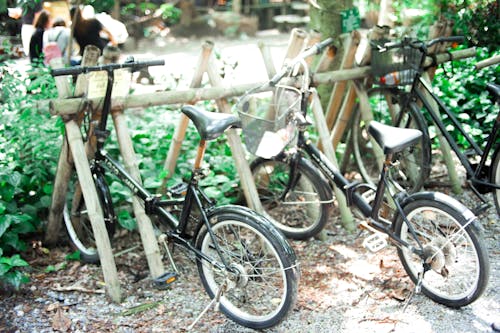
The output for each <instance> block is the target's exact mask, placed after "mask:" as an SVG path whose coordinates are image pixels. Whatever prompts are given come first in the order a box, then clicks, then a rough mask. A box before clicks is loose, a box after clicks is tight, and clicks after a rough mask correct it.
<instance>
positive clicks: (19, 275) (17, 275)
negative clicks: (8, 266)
mask: <svg viewBox="0 0 500 333" xmlns="http://www.w3.org/2000/svg"><path fill="white" fill-rule="evenodd" d="M3 278H4V280H5V281H6V282H7V283H8V284H11V285H13V286H14V287H15V288H16V289H19V287H20V286H21V284H24V283H28V282H29V281H30V279H29V277H28V276H27V275H26V274H24V273H23V272H20V271H17V270H16V271H11V272H8V273H7V274H5V276H4V277H3Z"/></svg>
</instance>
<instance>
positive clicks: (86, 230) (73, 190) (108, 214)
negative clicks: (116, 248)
mask: <svg viewBox="0 0 500 333" xmlns="http://www.w3.org/2000/svg"><path fill="white" fill-rule="evenodd" d="M94 184H95V187H96V190H97V196H98V198H99V203H100V205H101V209H102V212H103V217H104V223H105V224H106V230H107V231H108V237H109V238H110V239H113V234H114V232H115V221H116V218H115V213H114V209H113V204H112V201H111V194H110V192H109V188H108V185H107V184H106V181H105V180H104V176H103V175H102V174H94ZM67 198H68V199H67V200H66V204H65V206H64V211H63V219H64V225H65V227H66V231H67V233H68V236H69V241H70V244H71V246H72V247H73V248H74V249H76V250H78V251H80V260H81V261H83V262H86V263H98V262H99V254H98V253H97V246H96V242H95V237H94V231H93V229H92V225H91V223H90V219H89V214H88V211H87V207H86V204H85V199H84V197H83V193H82V188H81V186H80V183H79V181H78V177H77V176H76V174H74V175H73V178H72V180H71V181H70V184H69V187H68V196H67Z"/></svg>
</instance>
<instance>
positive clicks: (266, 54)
mask: <svg viewBox="0 0 500 333" xmlns="http://www.w3.org/2000/svg"><path fill="white" fill-rule="evenodd" d="M258 46H259V50H260V53H261V54H262V59H263V60H264V66H265V67H266V72H267V76H268V77H270V78H271V77H273V76H274V75H275V74H276V67H275V66H274V63H273V58H272V56H271V50H270V49H269V46H268V45H267V44H265V43H263V42H259V43H258Z"/></svg>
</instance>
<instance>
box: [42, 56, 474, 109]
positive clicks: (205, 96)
mask: <svg viewBox="0 0 500 333" xmlns="http://www.w3.org/2000/svg"><path fill="white" fill-rule="evenodd" d="M475 55H476V50H475V48H470V49H465V50H458V51H455V52H452V53H451V55H449V54H439V55H438V56H437V61H438V63H442V62H446V61H450V60H455V59H463V58H468V57H473V56H475ZM426 63H427V62H426ZM368 75H371V67H370V66H364V67H358V68H353V69H346V70H339V71H331V72H325V73H315V74H313V76H312V82H313V83H314V85H317V84H321V83H333V82H338V81H344V80H354V79H361V78H364V77H366V76H368ZM300 80H301V77H300V76H299V77H297V78H288V79H284V80H283V83H284V84H286V85H296V86H298V84H299V83H300ZM263 83H264V82H253V83H246V84H241V85H234V86H231V87H211V88H196V89H186V90H177V91H163V92H155V93H150V94H142V95H130V96H128V97H127V98H125V101H124V107H125V108H139V107H142V108H144V107H149V106H155V105H165V104H177V103H194V102H196V101H200V100H212V99H220V98H228V97H234V96H241V95H242V94H244V93H245V92H246V91H247V90H249V89H251V88H254V87H256V86H260V85H262V84H263ZM90 101H91V102H92V103H93V104H94V105H97V104H98V103H99V102H100V99H98V98H95V99H90ZM81 102H82V100H81V98H72V99H64V100H51V101H48V103H50V112H51V114H52V115H69V114H72V113H75V112H77V109H78V106H79V105H80V104H81ZM45 103H47V101H46V102H45ZM113 104H116V99H115V98H113ZM40 106H43V102H42V103H40Z"/></svg>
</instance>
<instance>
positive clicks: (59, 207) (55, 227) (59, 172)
mask: <svg viewBox="0 0 500 333" xmlns="http://www.w3.org/2000/svg"><path fill="white" fill-rule="evenodd" d="M95 50H97V55H96V54H95ZM98 57H99V49H98V48H97V47H95V46H89V48H88V49H87V48H85V52H84V55H83V60H82V62H83V63H85V64H87V66H91V65H95V64H96V63H97V58H98ZM51 65H52V66H54V68H57V67H62V66H63V63H62V61H57V59H54V60H53V62H51ZM84 76H85V75H80V76H78V80H79V81H81V80H85V78H84ZM80 78H81V79H80ZM55 80H56V86H57V91H58V93H59V99H65V98H68V97H70V96H71V88H70V86H69V82H68V77H66V76H58V77H56V78H55ZM78 80H77V82H78ZM78 87H79V88H78V89H79V90H83V89H86V86H85V87H84V86H83V85H82V84H80V85H79V86H78ZM75 92H77V93H78V94H79V95H80V94H82V93H83V91H75ZM73 111H74V112H77V111H78V107H75V108H74V110H73ZM69 157H70V154H69V150H68V142H67V141H66V140H63V143H62V147H61V152H60V153H59V162H58V163H57V169H56V176H55V179H54V190H53V192H52V202H51V205H50V209H49V216H48V220H47V228H46V231H45V243H47V244H51V245H53V244H56V243H57V240H58V236H59V230H60V226H61V221H62V218H63V209H64V204H65V202H66V193H67V189H68V183H69V180H70V178H71V174H72V173H73V163H72V161H71V160H70V158H69Z"/></svg>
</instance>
